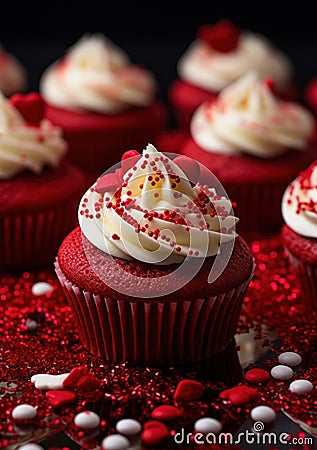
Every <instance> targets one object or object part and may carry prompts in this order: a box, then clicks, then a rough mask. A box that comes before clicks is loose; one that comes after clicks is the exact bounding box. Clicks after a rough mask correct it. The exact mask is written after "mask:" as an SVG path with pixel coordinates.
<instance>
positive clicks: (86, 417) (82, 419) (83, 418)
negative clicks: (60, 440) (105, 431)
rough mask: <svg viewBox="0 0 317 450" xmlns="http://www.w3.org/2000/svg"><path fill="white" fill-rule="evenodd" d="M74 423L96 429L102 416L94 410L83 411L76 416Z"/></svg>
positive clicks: (87, 428)
mask: <svg viewBox="0 0 317 450" xmlns="http://www.w3.org/2000/svg"><path fill="white" fill-rule="evenodd" d="M74 423H75V425H76V426H77V427H78V428H82V429H84V430H94V429H95V428H98V427H99V425H100V417H99V416H98V414H96V413H94V412H93V411H83V412H81V413H79V414H77V415H76V416H75V419H74Z"/></svg>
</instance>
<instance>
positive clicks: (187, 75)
mask: <svg viewBox="0 0 317 450" xmlns="http://www.w3.org/2000/svg"><path fill="white" fill-rule="evenodd" d="M177 71H178V74H179V77H180V78H181V79H183V80H185V81H187V82H189V83H192V84H194V85H196V86H199V87H201V88H203V89H206V90H209V91H215V92H219V91H221V90H222V89H223V88H225V87H226V86H228V85H229V84H231V83H232V82H234V81H235V80H237V79H238V78H240V77H242V76H243V75H245V74H246V73H247V72H250V71H254V72H256V73H257V74H258V75H259V76H260V77H261V78H262V79H265V78H268V77H270V78H272V79H273V80H274V81H275V83H276V86H277V90H278V91H279V92H283V91H284V90H285V89H286V88H287V87H288V85H289V83H290V81H291V79H292V73H293V69H292V64H291V62H290V60H289V58H288V57H287V56H286V55H285V54H284V53H283V52H281V51H279V50H277V49H276V48H274V47H273V45H272V44H271V42H270V41H269V40H268V39H267V38H265V37H264V36H262V35H260V34H255V33H250V32H242V33H241V36H240V38H239V42H238V46H237V48H236V49H234V50H232V51H230V52H228V53H222V52H219V51H216V50H214V49H213V48H212V47H211V46H210V45H208V43H206V42H204V41H203V40H200V39H196V40H195V41H193V42H192V43H191V44H190V45H189V47H188V49H187V50H186V51H185V52H184V54H183V55H182V57H181V58H180V60H179V62H178V64H177Z"/></svg>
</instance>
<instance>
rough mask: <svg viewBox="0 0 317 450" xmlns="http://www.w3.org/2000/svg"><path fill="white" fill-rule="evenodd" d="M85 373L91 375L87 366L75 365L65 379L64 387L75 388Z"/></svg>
mask: <svg viewBox="0 0 317 450" xmlns="http://www.w3.org/2000/svg"><path fill="white" fill-rule="evenodd" d="M84 375H89V370H88V369H87V368H86V367H83V366H79V367H74V368H73V369H72V370H71V372H70V374H69V375H68V377H67V378H65V380H64V381H63V387H64V388H66V389H74V388H75V387H76V385H77V383H78V381H79V380H80V378H81V377H83V376H84Z"/></svg>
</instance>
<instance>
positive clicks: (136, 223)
mask: <svg viewBox="0 0 317 450" xmlns="http://www.w3.org/2000/svg"><path fill="white" fill-rule="evenodd" d="M133 169H134V168H133ZM133 169H131V170H128V171H127V172H126V173H125V174H124V176H123V181H122V189H120V190H118V191H117V193H116V192H115V190H116V189H113V190H112V191H109V192H105V193H103V195H101V194H100V193H99V192H97V191H96V184H95V185H94V186H93V187H92V188H91V189H89V190H88V191H87V192H86V194H85V195H84V196H83V199H82V201H81V204H80V208H79V214H78V217H79V223H80V227H81V230H82V232H83V234H84V235H85V236H86V238H87V239H88V240H89V241H90V242H91V243H92V244H93V245H94V246H95V247H97V248H99V249H100V250H102V251H103V252H105V253H107V254H110V255H112V256H115V257H118V258H122V259H125V260H133V259H135V260H139V261H143V262H147V263H151V264H163V265H167V264H172V263H180V262H182V261H183V260H184V259H185V258H186V257H188V256H190V257H193V258H195V257H196V258H197V257H200V258H202V257H205V256H212V255H216V254H217V253H218V251H219V245H220V243H224V242H228V241H231V240H232V239H234V237H235V236H236V234H235V231H234V228H235V224H236V222H237V221H238V219H237V218H236V217H234V216H233V215H232V205H231V202H230V201H229V200H228V199H227V198H225V197H220V196H217V193H216V191H215V189H213V188H209V189H208V188H207V187H206V186H204V187H202V186H200V185H199V184H197V185H195V186H192V185H191V183H190V182H189V181H188V179H187V177H186V175H185V174H184V172H183V171H182V170H181V169H180V167H179V166H178V165H176V164H175V163H173V161H172V160H171V159H169V158H168V157H167V156H166V155H164V154H163V153H160V152H158V151H157V150H156V149H155V147H153V145H151V144H149V145H148V146H147V147H146V149H145V150H144V151H143V155H142V157H140V159H139V160H138V162H137V163H136V164H135V170H133ZM118 188H120V186H118ZM203 201H205V203H202V202H203ZM202 205H203V206H202Z"/></svg>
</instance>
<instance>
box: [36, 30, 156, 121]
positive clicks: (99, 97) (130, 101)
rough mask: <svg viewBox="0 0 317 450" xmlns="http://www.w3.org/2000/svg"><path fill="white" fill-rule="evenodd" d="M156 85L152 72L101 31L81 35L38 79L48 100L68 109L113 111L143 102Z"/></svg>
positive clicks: (148, 100)
mask: <svg viewBox="0 0 317 450" xmlns="http://www.w3.org/2000/svg"><path fill="white" fill-rule="evenodd" d="M156 89H157V85H156V81H155V79H154V77H153V75H152V74H151V73H150V72H149V71H146V70H145V69H144V68H141V67H139V66H137V65H133V64H131V62H130V60H129V58H128V56H127V55H126V54H125V53H124V52H123V51H122V50H121V49H119V48H118V47H117V46H116V45H115V44H114V43H112V42H111V41H110V40H108V39H107V38H106V37H105V36H103V35H101V34H94V35H87V34H86V35H84V36H83V37H82V38H81V39H80V40H79V41H78V42H77V43H76V44H75V45H74V46H72V47H71V48H70V49H69V50H68V51H67V53H66V55H65V56H64V58H62V59H61V60H58V61H57V62H56V63H54V64H53V65H51V66H49V67H48V68H47V69H46V71H45V72H44V73H43V75H42V77H41V80H40V91H41V93H42V95H43V97H44V98H45V99H46V100H47V102H48V103H51V104H52V105H55V106H57V107H61V108H65V109H70V110H79V111H80V110H83V111H93V112H99V113H110V114H111V113H116V112H120V111H123V110H125V109H128V108H130V107H133V106H147V105H148V104H149V103H150V102H151V101H152V100H153V97H154V94H155V92H156Z"/></svg>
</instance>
